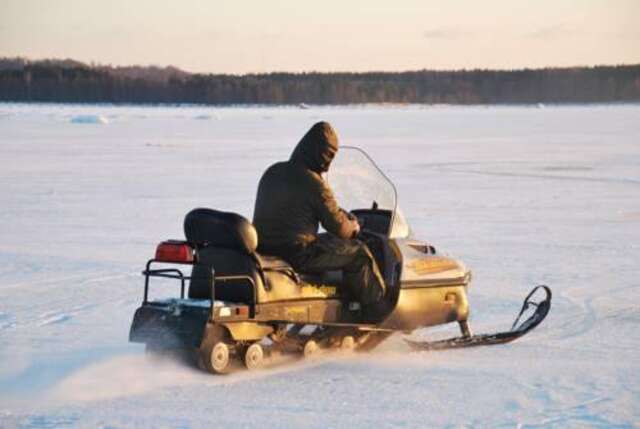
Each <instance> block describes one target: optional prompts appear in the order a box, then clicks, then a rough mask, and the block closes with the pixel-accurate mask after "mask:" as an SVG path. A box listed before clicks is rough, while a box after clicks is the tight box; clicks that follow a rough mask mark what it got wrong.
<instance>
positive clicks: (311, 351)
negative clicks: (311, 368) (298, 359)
mask: <svg viewBox="0 0 640 429" xmlns="http://www.w3.org/2000/svg"><path fill="white" fill-rule="evenodd" d="M318 349H319V348H318V343H316V342H315V341H314V340H308V341H307V342H306V343H304V348H303V349H302V354H303V355H304V357H305V358H311V357H313V356H315V355H316V354H317V353H318Z"/></svg>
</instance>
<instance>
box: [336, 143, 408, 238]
mask: <svg viewBox="0 0 640 429" xmlns="http://www.w3.org/2000/svg"><path fill="white" fill-rule="evenodd" d="M327 180H328V182H329V185H330V186H331V189H332V190H333V192H334V194H335V196H336V199H337V201H338V204H340V206H341V207H342V208H343V209H345V210H348V211H352V210H362V209H369V210H371V209H377V210H384V211H388V212H389V213H390V222H389V225H390V228H389V229H390V231H388V235H389V237H391V238H401V237H407V236H408V235H409V226H408V225H407V223H406V221H405V219H404V216H403V215H402V212H401V211H400V209H399V207H398V195H397V191H396V187H395V186H394V184H393V182H391V180H389V178H388V177H387V176H386V175H385V174H384V173H383V172H382V170H380V168H378V166H377V165H376V163H375V162H374V161H373V159H371V157H370V156H369V155H367V153H366V152H365V151H363V150H362V149H360V148H357V147H353V146H341V147H340V149H339V150H338V153H337V155H336V157H335V159H334V160H333V162H332V163H331V167H330V168H329V172H328V173H327Z"/></svg>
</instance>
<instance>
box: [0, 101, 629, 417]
mask: <svg viewBox="0 0 640 429" xmlns="http://www.w3.org/2000/svg"><path fill="white" fill-rule="evenodd" d="M92 115H94V116H92ZM321 119H323V120H328V121H330V122H332V123H333V124H334V126H335V127H336V129H337V130H338V132H339V135H340V137H341V139H342V142H343V143H345V144H351V145H358V146H361V147H363V148H365V149H366V150H367V151H368V152H369V153H370V154H371V155H372V156H373V157H374V158H375V159H377V160H378V161H379V164H381V166H382V167H383V169H385V170H386V171H387V172H388V174H389V176H390V177H391V178H392V179H393V180H394V181H395V182H396V185H397V187H398V188H399V192H400V202H401V205H402V206H403V209H404V212H405V215H406V216H407V218H408V220H409V222H410V223H411V224H412V227H413V229H414V231H415V233H416V235H417V236H419V237H424V238H426V239H428V240H430V241H431V242H432V243H433V244H435V245H436V246H438V247H442V248H444V249H447V250H448V251H450V252H451V253H453V254H455V255H456V256H458V257H460V258H461V259H463V260H464V261H465V262H466V263H467V265H469V266H470V267H471V268H472V269H473V271H474V283H473V285H472V287H471V289H470V293H469V297H470V301H471V305H472V312H473V313H472V326H473V327H474V328H475V330H476V331H478V332H482V331H493V330H497V329H502V328H506V327H508V326H509V325H510V323H511V321H512V319H513V317H514V316H515V314H516V312H517V310H518V306H519V305H520V302H521V299H522V298H523V296H524V294H525V293H526V292H527V291H528V289H529V288H530V287H532V286H533V285H534V284H537V283H546V284H549V285H551V286H552V288H553V290H554V292H555V295H554V301H553V306H552V311H551V314H550V315H549V317H548V318H547V320H546V321H545V323H544V324H543V325H541V326H540V327H539V328H538V329H537V330H536V331H534V332H533V333H531V334H530V335H529V336H527V337H526V338H524V339H522V340H521V341H518V342H516V343H513V344H511V345H506V346H496V347H493V348H479V349H468V350H460V351H451V352H441V353H410V352H409V351H408V350H407V348H406V347H405V346H404V345H403V343H402V341H401V340H400V339H399V338H392V339H391V340H389V341H388V342H387V343H385V344H384V345H383V346H382V347H381V348H380V349H379V350H376V351H375V352H374V353H372V354H369V355H366V356H355V357H349V358H331V359H327V360H322V361H320V362H317V363H305V364H302V363H291V364H290V365H281V366H278V367H276V368H273V369H268V370H265V371H262V372H257V373H251V374H249V373H238V374H234V375H231V376H227V377H215V376H210V375H207V374H205V373H202V372H199V371H197V370H194V369H191V368H188V367H185V366H182V365H179V364H175V363H170V362H169V363H167V362H164V363H163V362H157V361H154V360H151V359H150V358H147V357H145V355H144V352H143V350H142V347H141V346H139V345H134V344H128V343H127V335H128V328H129V324H130V321H131V317H132V315H133V312H134V310H135V308H136V307H137V306H138V305H139V302H140V300H141V294H142V281H141V280H142V279H141V276H140V275H139V274H138V273H139V271H140V270H141V269H142V267H143V264H144V262H145V261H146V259H148V258H149V257H151V256H152V253H153V251H154V248H155V244H156V243H157V242H158V241H160V240H163V239H167V238H181V237H182V218H183V215H184V214H185V213H186V212H187V211H188V210H190V209H191V208H193V207H197V206H209V207H214V208H220V209H225V210H232V211H238V212H240V213H243V214H245V215H247V216H249V217H250V216H251V212H252V206H253V199H254V195H255V189H256V183H257V180H258V178H259V176H260V174H261V172H262V171H263V169H264V168H265V167H266V166H267V165H269V164H270V163H272V162H273V161H275V160H280V159H284V158H286V157H288V155H289V153H290V151H291V149H292V148H293V146H294V145H295V143H296V142H297V141H298V139H299V138H300V137H301V136H302V134H303V133H304V132H305V131H306V129H307V128H308V127H309V126H310V125H311V124H312V123H313V122H315V121H317V120H321ZM0 160H1V165H2V169H1V170H0V427H27V428H50V427H51V428H53V427H56V428H57V427H104V428H106V427H109V428H113V427H211V426H213V425H216V427H231V426H233V427H261V428H269V427H274V428H283V427H300V426H306V427H317V428H324V427H348V428H350V429H355V428H364V427H467V426H468V427H510V428H515V427H547V426H551V427H562V428H564V427H585V426H592V427H640V351H639V349H640V335H639V334H638V331H639V329H640V300H639V296H640V295H639V292H640V283H639V280H638V279H639V278H640V106H638V105H635V106H616V107H613V106H591V107H580V106H575V107H547V108H528V107H472V108H454V107H433V108H419V107H393V108H377V107H361V108H311V109H309V110H301V109H294V108H268V109H267V108H251V109H248V108H247V109H244V108H243V109H241V108H230V109H214V108H205V107H192V108H142V107H109V106H56V105H44V106H34V105H11V104H0ZM454 332H455V329H454V327H451V328H449V329H447V330H446V332H443V330H442V329H438V330H436V332H435V335H444V334H445V333H446V334H448V333H454ZM414 335H416V336H418V337H428V336H429V335H434V334H433V333H430V332H429V331H421V332H417V333H415V334H414Z"/></svg>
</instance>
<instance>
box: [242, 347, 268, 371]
mask: <svg viewBox="0 0 640 429" xmlns="http://www.w3.org/2000/svg"><path fill="white" fill-rule="evenodd" d="M243 361H244V365H245V366H246V367H247V369H249V370H254V369H258V368H260V367H261V366H262V363H263V361H264V350H263V348H262V346H261V345H260V344H259V343H253V344H251V345H250V346H249V347H247V349H246V350H245V352H244V359H243Z"/></svg>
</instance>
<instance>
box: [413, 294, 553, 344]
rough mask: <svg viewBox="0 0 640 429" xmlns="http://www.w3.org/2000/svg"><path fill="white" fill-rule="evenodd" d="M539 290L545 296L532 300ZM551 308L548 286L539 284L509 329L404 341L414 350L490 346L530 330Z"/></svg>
mask: <svg viewBox="0 0 640 429" xmlns="http://www.w3.org/2000/svg"><path fill="white" fill-rule="evenodd" d="M539 290H542V291H544V293H545V296H544V298H542V299H540V300H534V299H533V297H534V295H535V294H536V292H538V291H539ZM530 308H534V311H533V314H531V316H529V317H528V318H527V319H526V320H524V321H523V322H521V323H519V322H520V319H521V318H522V316H523V314H524V313H525V312H526V311H527V310H529V309H530ZM550 308H551V289H549V287H548V286H545V285H540V286H536V287H535V288H533V290H532V291H531V292H529V295H527V297H526V298H525V299H524V303H523V304H522V309H521V310H520V313H519V314H518V317H517V318H516V320H515V321H514V322H513V325H512V326H511V330H509V331H505V332H498V333H495V334H480V335H468V336H460V337H454V338H447V339H444V340H437V341H415V340H409V339H406V338H405V339H404V340H405V341H406V343H407V344H408V345H409V346H410V347H411V348H412V349H414V350H448V349H458V348H463V347H476V346H490V345H494V344H504V343H508V342H511V341H513V340H516V339H518V338H520V337H522V336H523V335H525V334H526V333H528V332H530V331H532V330H533V329H534V328H535V327H536V326H538V325H539V324H540V323H542V321H543V320H544V319H545V317H546V316H547V314H548V313H549V309H550Z"/></svg>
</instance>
